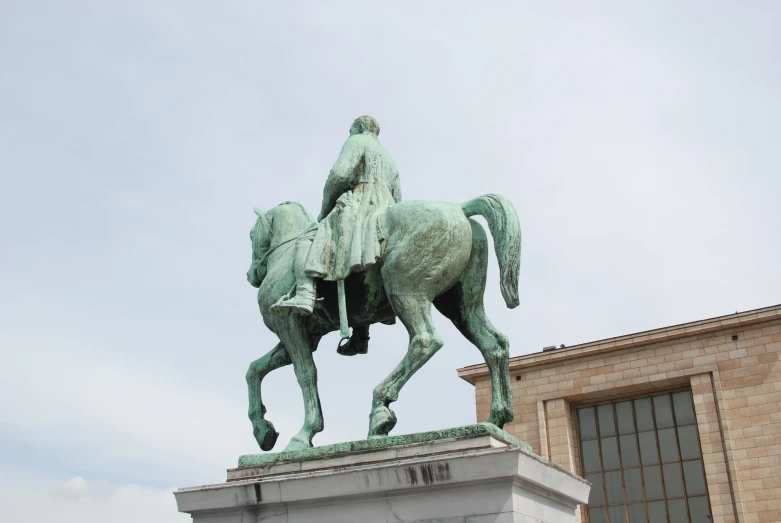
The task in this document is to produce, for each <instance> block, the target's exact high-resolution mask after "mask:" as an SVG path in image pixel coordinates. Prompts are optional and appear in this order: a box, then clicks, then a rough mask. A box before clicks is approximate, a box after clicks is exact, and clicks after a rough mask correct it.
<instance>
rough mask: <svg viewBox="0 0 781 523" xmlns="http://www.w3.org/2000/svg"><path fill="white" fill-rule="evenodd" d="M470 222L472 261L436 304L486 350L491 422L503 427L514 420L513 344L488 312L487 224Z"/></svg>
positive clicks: (465, 333) (478, 345) (460, 328)
mask: <svg viewBox="0 0 781 523" xmlns="http://www.w3.org/2000/svg"><path fill="white" fill-rule="evenodd" d="M469 222H470V223H471V225H472V255H471V257H470V259H469V265H468V266H467V269H466V271H464V274H463V275H462V276H461V281H460V282H459V283H457V284H456V285H455V286H454V287H452V288H451V289H450V290H448V291H447V292H445V293H443V294H441V295H440V296H437V298H436V299H435V300H434V306H435V307H436V308H437V309H438V310H439V311H440V312H441V313H442V314H444V315H445V316H447V317H448V318H449V319H450V321H452V322H453V324H454V325H455V326H456V327H457V328H458V330H459V331H461V333H462V334H463V335H464V336H465V337H466V339H468V340H469V341H470V342H472V344H473V345H474V346H475V347H477V348H478V349H479V350H480V352H481V353H482V355H483V358H484V359H485V363H486V365H487V366H488V371H489V373H490V376H491V389H492V391H491V414H490V417H489V419H488V422H489V423H493V424H494V425H496V426H497V427H499V428H502V427H504V424H505V423H509V422H510V421H512V420H513V408H512V396H511V392H510V381H509V380H510V371H509V355H510V352H509V348H510V344H509V342H508V341H507V337H506V336H505V335H504V334H502V333H501V332H499V331H498V330H496V328H494V326H493V325H492V324H491V320H489V319H488V317H487V316H486V314H485V307H484V306H483V296H484V294H485V281H486V272H487V267H488V242H487V239H486V236H485V231H484V230H483V227H482V226H481V225H480V224H479V223H477V222H475V221H473V220H469Z"/></svg>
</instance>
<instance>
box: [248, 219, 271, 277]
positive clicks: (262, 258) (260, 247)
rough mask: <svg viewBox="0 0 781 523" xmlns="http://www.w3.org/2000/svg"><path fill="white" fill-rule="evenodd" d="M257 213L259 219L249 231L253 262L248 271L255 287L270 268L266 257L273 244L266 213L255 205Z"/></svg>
mask: <svg viewBox="0 0 781 523" xmlns="http://www.w3.org/2000/svg"><path fill="white" fill-rule="evenodd" d="M255 214H257V215H258V219H257V220H255V225H253V226H252V229H251V230H250V231H249V239H250V241H251V242H252V264H250V266H249V270H248V271H247V281H248V282H249V283H250V285H252V286H253V287H260V284H261V283H263V278H265V277H266V271H267V270H268V268H267V264H266V258H267V257H268V251H269V245H270V244H271V230H270V229H271V228H270V226H269V225H270V224H269V222H268V219H267V218H266V213H264V212H263V211H262V210H261V209H260V207H255Z"/></svg>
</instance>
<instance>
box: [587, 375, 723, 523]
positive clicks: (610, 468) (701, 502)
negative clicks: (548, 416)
mask: <svg viewBox="0 0 781 523" xmlns="http://www.w3.org/2000/svg"><path fill="white" fill-rule="evenodd" d="M692 400H693V398H692V394H691V391H690V390H688V389H687V390H684V391H672V392H667V393H663V394H655V395H652V396H644V397H643V396H640V397H634V398H629V399H625V400H621V401H616V402H612V403H602V404H595V405H591V406H588V407H580V408H578V409H576V410H577V417H578V433H579V440H580V445H579V447H580V449H579V450H580V458H581V467H582V471H583V474H584V476H591V477H592V479H593V478H594V476H598V479H599V483H600V486H601V493H599V492H593V493H592V496H591V497H590V500H589V502H592V501H593V502H594V503H595V505H594V506H593V507H589V509H588V516H587V521H589V522H590V523H603V522H604V523H635V522H636V521H643V522H645V521H649V522H651V523H656V522H657V521H664V522H668V521H669V522H676V523H677V522H678V521H682V520H681V517H683V518H685V521H688V522H692V523H698V522H700V521H710V518H709V517H708V513H709V512H710V503H709V501H708V492H707V484H706V482H705V474H704V472H705V471H704V466H703V461H702V449H701V448H700V443H699V431H698V430H697V420H696V415H695V414H694V404H693V401H692ZM639 402H642V403H643V404H644V405H645V406H646V407H648V413H647V414H648V415H647V418H648V419H645V420H644V423H643V428H642V430H641V427H640V425H639V422H638V408H637V405H638V403H639ZM665 402H666V405H664V403H665ZM619 405H620V406H622V410H624V411H625V413H626V414H628V415H629V416H631V424H627V421H628V420H627V419H626V418H627V416H624V417H623V418H622V419H621V422H620V420H619V416H618V414H619V413H618V406H619ZM627 408H628V411H627ZM687 410H688V412H687ZM657 411H659V412H657ZM584 412H585V413H586V414H587V415H589V414H590V417H591V420H590V421H591V423H588V421H589V420H588V419H587V420H586V423H587V424H589V425H593V430H586V429H584V428H583V427H582V426H581V425H582V422H583V413H584ZM603 417H604V418H608V417H609V418H611V419H604V420H603ZM687 417H688V419H686V418H687ZM660 418H667V419H662V420H661V421H660ZM611 421H612V424H611V423H610V422H611ZM627 425H631V431H627V428H629V427H628V426H627ZM660 425H662V426H660ZM687 427H691V428H693V433H692V434H690V436H693V437H694V439H696V441H693V442H689V443H687V450H686V457H684V453H683V452H682V448H681V441H680V439H681V431H680V429H681V428H684V429H685V428H687ZM591 428H592V427H587V429H591ZM622 429H623V432H622ZM660 432H662V433H664V434H665V439H666V441H667V443H668V445H665V446H664V447H663V446H662V441H661V439H662V438H661V437H660ZM641 434H646V435H648V436H647V438H650V437H652V438H653V439H654V445H653V447H654V448H653V449H652V450H653V451H654V452H655V454H656V456H655V457H654V456H650V455H648V454H650V450H651V449H650V448H649V446H648V445H643V442H642V440H641V437H640V436H641ZM670 434H672V438H669V436H670ZM622 436H632V437H633V438H625V439H623V440H622ZM611 439H612V440H613V441H614V442H615V447H614V448H611V445H610V440H611ZM628 439H634V454H635V456H634V457H633V456H630V455H629V454H632V453H631V452H629V451H630V447H628V446H626V448H623V449H622V441H628ZM605 440H608V441H605ZM591 443H595V444H596V445H595V447H596V448H595V450H596V453H595V454H596V455H597V461H598V469H594V466H595V465H596V463H594V461H593V460H591V459H588V452H587V449H586V444H591ZM669 443H673V446H672V447H671V446H670V445H669ZM692 445H696V452H693V449H694V448H695V447H693V446H692ZM590 446H591V445H590ZM643 447H644V448H645V450H646V451H645V452H643ZM606 450H607V451H608V452H607V453H608V454H609V455H608V456H605V453H606ZM663 450H664V453H663ZM673 450H674V454H675V459H671V458H672V455H671V452H672V451H673ZM613 451H615V456H613ZM625 452H629V454H627V455H625ZM644 454H646V456H645V458H644V457H643V456H644ZM606 458H607V459H608V460H609V462H607V463H606ZM635 458H636V459H635ZM649 458H651V459H649ZM587 460H588V461H589V462H590V463H589V464H588V465H587V463H586V461H587ZM627 461H629V463H627ZM687 463H689V464H691V465H690V466H689V467H688V468H687V467H686V466H685V465H686V464H687ZM696 463H699V466H697V465H696ZM692 466H693V467H692ZM653 469H656V470H657V471H658V482H657V481H656V479H657V478H649V477H648V476H651V475H653ZM627 471H628V472H629V473H630V474H633V475H635V474H636V475H637V477H639V487H640V489H639V490H640V493H641V497H642V499H641V500H640V501H638V500H637V499H636V497H634V495H635V492H633V493H632V494H633V497H632V499H631V500H630V496H629V495H628V488H627ZM649 471H650V472H649ZM689 471H692V473H691V474H692V475H691V476H690V475H689ZM646 472H649V474H648V475H647V474H646ZM611 473H612V474H611ZM608 474H610V477H611V478H612V479H614V480H615V479H616V477H617V478H618V481H620V490H621V495H620V499H618V498H617V497H616V495H615V494H616V493H615V492H614V489H615V487H616V486H617V485H616V484H615V482H613V483H612V484H611V485H609V484H608ZM616 474H617V476H616ZM696 475H699V477H698V478H695V476H696ZM647 479H651V480H652V484H655V486H656V487H661V492H660V493H661V498H659V499H657V498H658V496H657V495H656V494H655V493H650V494H649V492H648V490H647V489H648V485H647V481H646V480H647ZM669 482H671V483H669ZM668 483H669V484H668ZM695 483H696V484H695ZM700 483H701V485H700ZM611 486H612V487H613V490H611V489H610V488H609V487H611ZM596 487H597V485H594V488H596ZM695 487H696V488H695ZM676 491H677V492H676ZM690 491H691V492H690ZM600 494H601V499H599V498H600ZM651 496H653V497H654V499H650V500H649V499H648V498H649V497H651ZM692 501H694V502H695V504H696V505H697V506H696V507H695V506H692V505H691V502H692ZM659 503H663V505H664V511H663V512H664V513H663V514H662V519H658V518H656V517H654V515H653V514H651V513H650V511H649V505H653V509H654V512H655V513H656V514H657V515H659V512H658V510H656V509H658V508H662V507H660V506H659ZM641 506H642V510H641ZM673 507H675V508H673Z"/></svg>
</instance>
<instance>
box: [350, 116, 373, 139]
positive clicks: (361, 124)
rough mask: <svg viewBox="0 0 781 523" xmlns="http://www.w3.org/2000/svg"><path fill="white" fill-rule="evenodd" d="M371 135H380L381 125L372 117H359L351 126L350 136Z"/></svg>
mask: <svg viewBox="0 0 781 523" xmlns="http://www.w3.org/2000/svg"><path fill="white" fill-rule="evenodd" d="M366 133H371V134H373V135H374V136H379V134H380V124H379V123H377V120H375V119H374V118H372V117H371V116H359V117H358V118H356V119H355V121H354V122H353V124H352V125H351V126H350V136H352V135H354V134H366Z"/></svg>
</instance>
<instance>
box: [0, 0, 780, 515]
mask: <svg viewBox="0 0 781 523" xmlns="http://www.w3.org/2000/svg"><path fill="white" fill-rule="evenodd" d="M304 5H305V3H300V4H299V5H294V4H290V3H277V4H274V5H272V4H270V3H262V2H244V3H241V2H239V3H230V4H227V3H224V4H221V5H219V6H216V5H215V4H209V3H199V2H185V1H182V0H173V1H171V2H163V3H161V2H149V1H144V0H140V1H136V2H130V3H122V4H120V3H112V2H102V1H89V2H82V3H80V4H78V5H72V6H68V7H64V4H63V3H62V2H58V1H54V0H29V1H26V2H1V3H0V11H1V12H2V13H1V14H0V65H2V70H3V75H2V77H0V115H2V117H0V237H1V238H2V239H3V240H2V241H3V243H2V255H1V256H0V317H1V318H2V328H0V352H1V353H2V365H1V366H0V419H2V420H3V423H1V424H0V467H2V466H6V467H14V470H16V472H15V473H16V474H17V476H19V474H21V473H20V472H19V471H22V470H23V471H26V472H25V473H29V474H41V475H42V476H41V477H28V478H27V479H24V480H22V479H20V480H19V482H18V485H21V486H24V488H28V489H29V490H30V491H31V492H32V491H33V490H35V489H36V488H37V486H39V485H45V487H46V488H45V489H43V490H40V489H39V490H37V491H36V494H35V495H34V496H33V495H31V494H28V493H25V492H23V490H24V488H22V487H21V486H19V487H14V486H13V485H10V487H9V488H10V489H11V490H10V491H9V492H11V494H4V493H2V492H0V496H5V497H3V498H2V499H3V500H4V501H5V500H9V501H11V502H13V503H14V507H17V509H18V511H17V512H16V513H15V514H17V515H18V516H19V518H17V519H19V520H24V521H26V520H29V518H30V516H29V514H30V512H29V508H28V509H25V506H26V507H30V506H36V503H37V501H38V500H39V499H46V500H47V505H46V506H45V508H46V510H47V511H50V512H47V514H49V513H54V512H51V511H54V510H55V508H54V507H56V505H57V504H60V505H62V507H64V510H65V511H66V512H65V513H64V514H66V515H67V517H65V518H60V519H61V520H64V521H87V522H89V523H92V521H117V517H115V516H117V514H118V513H119V511H112V507H111V505H112V503H114V504H117V506H118V507H125V506H124V505H122V503H124V501H122V500H126V501H127V503H128V505H127V507H126V509H127V512H128V513H129V514H132V513H133V510H134V509H133V508H132V503H131V502H130V501H128V500H134V499H135V500H137V501H138V503H139V507H144V508H143V509H139V510H142V511H145V512H143V514H141V513H139V514H137V515H138V516H139V517H138V518H137V520H138V521H178V519H176V518H177V516H176V514H175V509H173V508H172V503H173V501H172V499H171V497H170V495H169V493H168V492H167V491H166V490H165V488H167V487H168V486H169V485H175V486H177V487H178V486H191V485H196V484H202V483H207V482H215V481H222V480H223V479H224V477H225V476H224V475H225V469H226V468H228V467H231V466H233V465H234V464H235V463H236V458H237V456H238V455H239V454H242V453H246V452H257V445H256V443H255V442H254V440H253V439H252V433H251V427H250V425H249V421H248V420H247V418H246V410H247V390H246V385H245V382H244V373H245V371H246V369H247V367H248V366H249V364H250V362H251V361H253V360H254V359H256V358H258V357H260V356H262V355H263V354H265V353H266V352H267V351H269V350H270V349H271V348H272V347H274V345H275V344H276V343H277V340H276V337H275V336H274V335H273V334H272V333H271V332H270V331H268V330H267V329H266V328H265V326H264V325H263V323H262V320H261V318H260V316H259V314H258V310H257V305H256V297H255V292H256V291H255V290H254V289H252V288H251V287H250V286H249V285H248V284H247V283H246V281H245V280H244V274H245V271H246V270H247V266H248V264H249V257H250V246H249V240H248V238H247V233H248V231H249V228H250V227H251V225H252V223H253V222H254V213H253V212H252V207H253V206H255V205H260V206H261V207H263V208H265V209H268V208H269V207H271V206H273V205H276V204H278V203H280V202H282V201H286V200H291V199H294V200H298V201H301V202H303V203H304V204H305V205H306V206H307V207H308V208H309V209H310V210H311V211H312V213H313V214H317V210H318V209H319V204H320V197H321V195H322V186H323V182H324V180H325V177H326V175H327V173H328V169H329V168H330V166H331V165H332V164H333V161H334V160H335V158H336V155H337V154H338V151H339V148H340V147H341V145H342V143H343V140H344V139H345V138H346V133H347V129H348V127H349V124H350V123H351V122H352V119H353V118H354V117H356V116H358V115H360V114H365V113H368V114H372V115H373V116H376V117H377V118H378V119H379V121H380V124H381V126H382V135H381V140H382V141H383V143H384V144H385V145H386V147H387V148H388V150H389V151H390V152H391V154H392V155H393V156H394V159H395V161H396V163H397V165H398V166H399V169H400V173H401V179H402V185H403V193H404V197H405V198H406V199H434V200H446V201H464V200H467V199H470V198H473V197H475V196H477V195H479V194H484V193H488V192H499V193H502V194H504V195H505V196H507V197H508V198H509V199H510V200H511V201H512V202H513V204H514V205H515V207H516V209H517V211H518V214H519V217H520V219H521V225H522V228H523V232H524V244H523V255H522V266H521V275H520V286H521V305H520V306H519V307H518V308H517V309H514V310H512V311H510V310H507V309H506V308H505V307H504V304H503V302H502V299H501V297H500V295H499V292H498V291H499V286H498V274H497V272H498V271H497V268H496V263H495V260H493V258H492V261H491V262H490V264H489V274H488V286H487V292H486V300H485V301H486V309H487V311H488V315H489V316H490V318H491V321H492V323H493V324H494V325H496V327H497V328H498V329H500V330H502V331H503V332H505V333H506V334H507V335H508V337H509V339H510V343H511V353H512V354H513V355H518V354H524V353H528V352H533V351H538V350H540V349H541V348H542V347H543V346H545V345H551V344H556V345H558V344H560V343H565V344H567V345H571V344H574V343H577V342H584V341H590V340H593V339H597V338H601V337H606V336H613V335H621V334H626V333H629V332H636V331H638V330H642V329H646V328H655V327H661V326H664V325H670V324H673V323H678V322H683V321H689V320H697V319H702V318H705V317H708V316H714V315H718V314H724V313H728V312H732V311H735V310H745V309H749V308H754V307H760V306H765V305H769V304H772V303H777V302H778V297H779V295H781V279H779V278H778V277H777V272H778V270H777V260H778V259H779V257H781V236H779V235H778V234H777V228H778V226H777V224H779V223H781V207H779V206H778V204H777V199H778V197H777V195H778V194H781V177H779V176H778V172H779V171H781V160H779V158H780V157H779V155H778V154H776V151H775V148H776V144H777V143H779V140H781V104H780V103H779V99H778V96H777V94H776V93H778V92H781V77H779V75H778V71H779V68H778V67H777V64H778V63H779V61H781V56H779V51H778V50H779V49H781V46H779V39H780V38H781V35H780V34H779V31H778V30H777V27H778V20H779V18H778V16H779V12H780V11H781V7H780V6H781V4H779V3H778V2H776V3H772V2H765V3H759V4H757V5H753V6H746V5H744V4H740V3H718V4H714V3H713V2H707V3H706V2H697V1H693V2H688V3H685V4H682V3H681V2H665V1H661V0H660V1H658V2H652V3H645V4H640V3H626V2H624V3H622V2H613V3H610V2H608V3H605V4H603V5H601V6H600V7H594V5H592V4H590V3H583V2H567V3H566V6H560V5H559V6H556V7H551V6H550V5H548V4H544V3H539V2H538V3H524V4H521V3H511V2H506V3H504V4H503V3H501V2H500V3H496V4H492V5H491V6H490V7H486V6H485V5H482V4H481V5H479V6H477V4H475V3H474V2H472V3H469V2H455V1H454V2H448V3H446V4H444V3H441V2H433V3H420V2H417V3H413V2H397V3H394V4H393V6H391V7H389V6H386V5H381V4H373V5H371V6H370V5H367V4H365V2H363V3H359V2H352V1H345V2H337V3H313V2H308V3H306V5H305V7H304ZM435 323H436V325H437V328H438V329H440V331H441V334H442V336H443V338H444V339H445V346H444V347H443V348H442V349H441V350H440V351H439V352H438V353H437V354H436V356H435V357H433V358H432V359H431V361H430V363H428V364H427V365H426V366H425V367H424V368H423V369H421V370H420V371H419V373H418V374H416V375H415V376H414V377H413V378H412V379H411V380H410V382H409V383H408V385H406V386H405V388H404V389H403V391H402V392H401V394H400V397H399V401H398V402H396V403H395V404H394V410H395V411H396V412H397V415H398V418H399V423H398V425H397V427H396V429H395V431H394V433H397V434H401V433H408V432H416V431H421V430H428V429H434V428H440V427H443V426H452V425H459V424H464V423H470V422H472V421H474V396H473V393H474V391H473V389H472V387H471V386H470V385H468V384H466V383H464V382H463V381H460V380H459V379H458V378H457V377H456V375H455V369H456V367H459V366H463V365H468V364H473V363H477V362H479V361H480V354H479V352H478V351H477V350H476V349H474V348H473V347H472V346H471V345H470V344H469V343H468V342H467V341H466V340H464V338H463V337H462V336H461V335H460V334H459V333H458V332H457V331H456V329H455V328H453V326H452V325H450V324H449V323H448V322H447V321H446V320H444V319H443V318H441V317H440V316H438V315H437V316H436V317H435ZM336 341H337V340H336V339H335V336H334V335H329V336H327V337H325V338H324V339H323V340H322V342H321V344H320V348H319V350H318V351H317V353H316V354H315V361H316V363H317V366H318V379H319V389H320V396H321V400H322V405H323V410H324V415H325V431H324V432H323V433H322V434H320V435H318V436H317V439H316V440H315V443H317V444H323V443H329V442H335V441H344V440H351V439H360V438H363V437H365V435H366V432H367V422H368V414H369V410H370V407H371V394H372V390H373V388H374V387H375V386H376V385H377V384H378V383H379V382H380V381H381V380H382V379H383V378H384V377H385V376H386V375H387V374H388V373H389V372H390V371H391V369H392V368H393V367H394V366H395V365H396V364H397V363H398V362H399V361H400V360H401V358H402V357H403V355H404V353H405V351H406V346H407V334H406V332H405V330H404V328H403V326H401V325H396V326H394V327H386V326H373V327H372V332H371V342H370V347H369V354H367V355H365V356H361V357H355V358H342V357H340V356H338V355H337V354H335V347H336ZM263 395H264V402H265V404H266V406H267V408H268V417H269V419H271V420H272V421H273V422H274V424H275V426H276V428H277V429H278V430H279V431H280V433H281V435H280V439H279V442H278V445H279V447H278V449H279V448H282V447H283V446H284V445H285V444H286V443H287V440H289V439H290V437H292V436H293V435H294V434H295V433H296V432H297V430H298V428H299V426H300V424H301V423H302V420H303V406H302V400H301V392H300V390H299V388H298V385H297V382H296V379H295V376H294V374H293V372H292V369H291V368H290V367H287V368H284V369H280V370H279V371H275V372H274V373H272V374H270V375H269V376H268V377H267V378H266V380H265V381H264V388H263ZM43 476H45V477H43ZM78 478H83V479H84V481H83V482H82V481H81V480H79V479H78ZM133 485H136V486H133ZM0 490H3V489H0ZM20 490H22V491H20ZM17 494H18V496H17ZM14 496H17V497H18V501H17V500H15V499H13V498H14ZM101 496H103V497H101ZM22 502H24V503H22ZM25 510H27V512H25ZM79 510H82V511H83V513H84V517H83V518H82V517H79ZM122 510H125V508H122ZM155 510H157V511H158V512H154V511H155ZM122 517H124V516H122ZM172 517H173V518H175V519H168V518H172ZM90 518H91V519H90ZM156 518H157V519H156ZM52 519H53V518H52Z"/></svg>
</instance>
